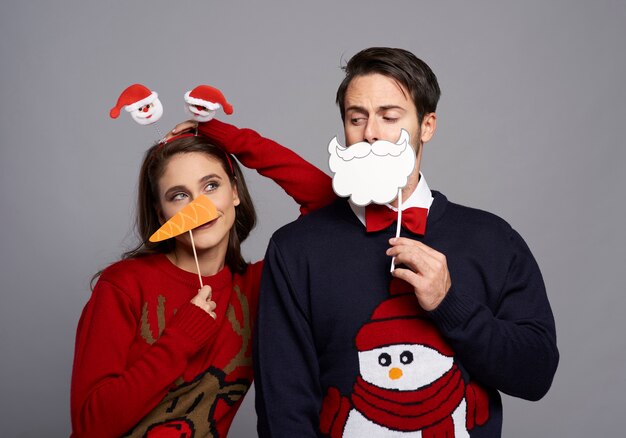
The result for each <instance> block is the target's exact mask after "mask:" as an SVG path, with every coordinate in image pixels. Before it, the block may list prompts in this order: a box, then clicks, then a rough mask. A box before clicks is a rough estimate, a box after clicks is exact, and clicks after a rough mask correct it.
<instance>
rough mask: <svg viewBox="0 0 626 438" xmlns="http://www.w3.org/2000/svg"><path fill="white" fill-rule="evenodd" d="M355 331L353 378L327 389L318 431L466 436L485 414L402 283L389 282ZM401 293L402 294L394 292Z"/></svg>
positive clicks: (483, 403) (484, 402) (485, 405)
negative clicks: (345, 388) (346, 387)
mask: <svg viewBox="0 0 626 438" xmlns="http://www.w3.org/2000/svg"><path fill="white" fill-rule="evenodd" d="M390 289H391V291H392V292H391V293H392V297H391V298H389V299H388V300H385V301H383V302H382V303H381V304H380V305H379V306H378V307H377V308H376V309H375V310H374V312H373V314H372V316H371V318H370V320H369V321H368V322H367V323H365V324H364V325H363V326H362V327H361V329H360V330H359V332H358V334H357V336H356V342H355V343H356V347H357V348H358V351H359V353H358V355H359V370H360V376H358V377H357V378H356V383H355V384H354V387H353V390H352V394H351V395H350V396H349V397H344V396H341V395H340V393H339V391H338V390H337V388H333V387H331V388H329V389H328V392H327V395H326V397H325V398H324V402H323V405H322V412H321V413H320V429H321V431H322V432H323V433H325V434H328V435H330V436H331V437H333V438H335V437H342V436H343V437H363V436H381V435H384V436H390V435H391V436H411V437H423V438H435V437H457V438H458V437H467V436H469V434H468V430H471V429H473V428H474V426H475V425H476V424H478V425H481V424H484V423H485V422H486V421H487V419H488V418H489V402H488V398H487V393H486V392H485V391H484V389H482V388H481V387H480V386H478V385H477V384H475V383H467V384H466V383H465V381H464V380H463V376H462V375H461V371H460V370H459V368H458V367H457V365H456V363H455V360H454V355H453V352H452V349H451V348H450V347H449V346H448V345H447V343H446V341H445V340H444V339H443V338H442V337H441V335H440V334H439V331H438V330H437V328H436V327H435V326H434V325H433V323H432V322H431V321H430V320H429V319H427V317H426V315H425V312H424V311H423V310H422V309H421V308H420V307H419V304H418V303H417V300H416V298H415V295H414V294H413V293H412V292H407V290H409V291H410V288H409V286H408V285H407V284H406V283H403V282H401V281H399V280H395V279H394V280H393V281H392V286H391V288H390ZM399 291H404V292H399Z"/></svg>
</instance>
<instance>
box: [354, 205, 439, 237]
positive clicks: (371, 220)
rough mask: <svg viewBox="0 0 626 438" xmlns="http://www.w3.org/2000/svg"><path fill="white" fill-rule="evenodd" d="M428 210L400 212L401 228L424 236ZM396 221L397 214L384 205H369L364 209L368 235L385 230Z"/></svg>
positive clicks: (413, 209)
mask: <svg viewBox="0 0 626 438" xmlns="http://www.w3.org/2000/svg"><path fill="white" fill-rule="evenodd" d="M427 217H428V209H427V208H420V207H410V208H407V209H406V210H402V226H403V227H404V228H406V229H407V230H409V231H411V232H412V233H414V234H420V235H422V236H423V235H424V233H425V232H426V219H427ZM397 220H398V212H397V211H393V210H392V209H391V208H389V207H387V206H386V205H379V204H369V205H368V206H367V207H365V227H366V228H367V232H368V233H372V232H374V231H380V230H384V229H385V228H387V227H388V226H389V225H391V224H393V223H394V222H396V221H397Z"/></svg>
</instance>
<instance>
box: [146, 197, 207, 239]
mask: <svg viewBox="0 0 626 438" xmlns="http://www.w3.org/2000/svg"><path fill="white" fill-rule="evenodd" d="M218 216H219V214H218V213H217V208H215V205H213V203H212V202H211V201H210V200H209V198H207V197H206V196H204V195H200V196H198V197H197V198H196V199H194V200H193V201H191V202H190V203H189V204H187V205H185V206H184V207H183V208H182V210H180V211H179V212H178V213H176V214H175V215H174V216H172V217H171V218H170V220H168V221H167V222H165V223H164V224H163V226H161V228H159V229H158V230H157V231H156V232H155V233H154V234H153V235H152V236H150V239H149V240H150V242H160V241H161V240H165V239H169V238H170V237H175V236H178V235H179V234H183V233H184V232H185V231H190V230H192V229H194V228H196V227H199V226H200V225H203V224H206V223H207V222H210V221H212V220H213V219H215V218H217V217H218Z"/></svg>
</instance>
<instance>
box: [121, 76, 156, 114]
mask: <svg viewBox="0 0 626 438" xmlns="http://www.w3.org/2000/svg"><path fill="white" fill-rule="evenodd" d="M158 97H159V95H158V94H157V93H156V91H150V89H149V88H147V87H145V86H144V85H141V84H133V85H131V86H130V87H128V88H126V89H125V90H124V91H122V94H120V97H119V98H118V99H117V104H116V105H115V106H114V107H113V108H111V111H110V112H109V115H110V116H111V118H113V119H117V118H118V117H119V115H120V111H121V109H122V108H123V107H126V108H125V109H126V111H128V112H131V111H135V110H138V109H139V108H141V107H142V106H145V105H149V104H151V103H152V102H154V101H155V100H156V99H157V98H158Z"/></svg>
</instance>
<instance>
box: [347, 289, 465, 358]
mask: <svg viewBox="0 0 626 438" xmlns="http://www.w3.org/2000/svg"><path fill="white" fill-rule="evenodd" d="M398 344H417V345H425V346H427V347H430V348H433V349H435V350H437V351H438V352H439V353H441V354H443V355H444V356H449V357H452V356H454V353H453V351H452V349H451V348H450V346H449V345H448V344H447V343H446V341H445V340H444V339H443V338H442V336H441V334H440V333H439V331H438V330H437V328H436V327H435V325H434V324H433V322H432V321H430V320H429V319H428V317H427V315H426V314H425V311H424V310H423V309H422V308H421V307H420V306H419V304H418V302H417V298H416V297H415V294H414V293H407V294H402V295H397V296H394V297H392V298H390V299H388V300H385V301H383V302H382V303H380V304H379V305H378V307H376V309H375V310H374V312H373V313H372V316H371V318H370V320H369V321H368V322H366V323H365V324H364V325H363V327H361V329H360V330H359V332H358V334H357V336H356V347H357V348H358V350H359V351H368V350H373V349H374V348H380V347H386V346H389V345H398Z"/></svg>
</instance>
